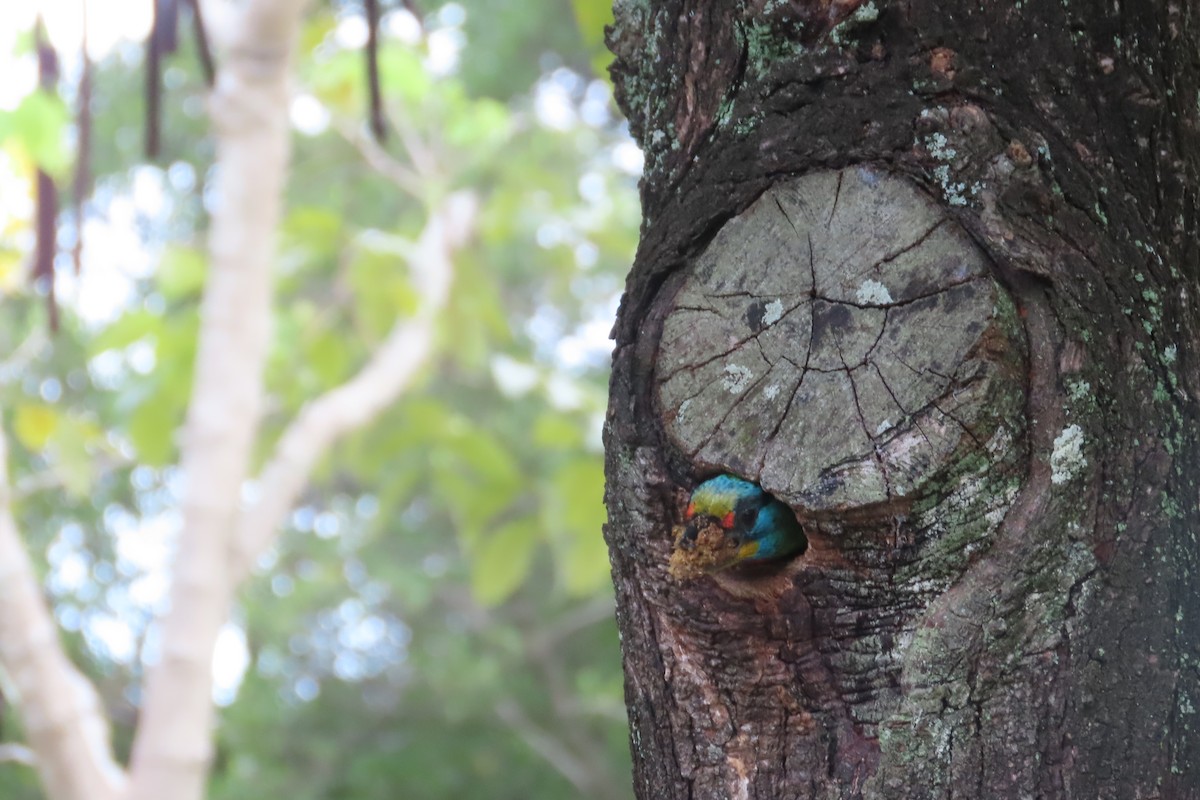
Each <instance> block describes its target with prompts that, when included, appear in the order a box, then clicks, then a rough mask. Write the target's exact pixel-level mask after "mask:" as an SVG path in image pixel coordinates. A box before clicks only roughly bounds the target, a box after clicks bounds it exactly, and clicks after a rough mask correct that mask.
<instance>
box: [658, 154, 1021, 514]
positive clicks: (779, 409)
mask: <svg viewBox="0 0 1200 800" xmlns="http://www.w3.org/2000/svg"><path fill="white" fill-rule="evenodd" d="M1013 313H1014V312H1013V309H1012V304H1011V301H1009V300H1008V297H1007V295H1006V294H1005V292H1004V291H1003V289H1002V288H1001V287H1000V286H999V284H997V283H996V282H995V280H993V279H992V278H991V276H990V273H989V270H988V265H987V258H986V256H984V255H983V254H982V253H981V252H980V251H979V249H978V248H977V247H976V246H975V245H974V244H973V243H972V242H971V241H970V239H969V238H968V237H967V236H966V234H965V233H963V231H962V230H961V229H960V228H959V227H958V226H957V225H956V224H955V223H953V222H950V221H949V220H948V219H947V218H946V217H945V216H944V214H943V213H942V212H941V210H940V209H939V208H938V206H937V205H936V204H935V203H934V202H933V201H932V200H931V199H930V198H929V197H928V196H927V195H926V194H924V193H923V192H921V191H919V190H918V189H916V188H915V187H914V186H913V184H912V183H911V182H909V181H908V180H906V179H904V178H900V177H896V176H894V175H890V174H888V173H886V172H882V171H879V170H877V169H873V168H871V167H867V166H861V167H856V168H850V169H845V170H841V171H836V172H835V171H820V172H814V173H811V174H809V175H805V176H803V177H801V178H798V179H796V180H792V181H786V182H781V183H779V184H776V185H775V186H773V187H772V188H771V189H769V190H768V191H767V192H765V193H764V194H763V195H762V197H760V198H759V199H758V200H757V201H756V202H755V203H754V204H753V205H752V206H751V207H750V208H749V209H748V210H747V211H746V212H745V213H743V214H741V215H740V216H738V217H735V218H734V219H732V220H731V221H730V222H729V223H728V224H726V225H725V226H724V227H723V228H722V229H721V231H720V232H719V233H718V234H717V236H716V237H715V238H714V240H713V242H712V243H711V244H710V245H709V247H708V249H707V250H706V251H705V252H704V254H703V255H702V256H700V258H699V259H697V261H696V263H695V264H694V265H693V266H692V268H691V271H690V274H689V276H688V277H687V279H686V280H685V281H684V283H683V284H682V286H681V287H680V288H679V291H678V293H677V295H676V296H675V299H674V307H673V309H672V311H671V312H670V313H669V314H668V315H667V317H666V320H665V322H664V325H663V335H662V342H661V345H660V349H659V353H658V359H657V362H656V367H657V369H658V370H659V381H660V384H659V403H660V405H661V408H662V414H663V424H664V426H665V428H666V430H667V432H668V434H669V436H670V437H671V439H672V441H673V442H674V443H675V445H676V446H678V447H679V448H680V449H681V450H682V451H683V452H684V453H685V454H686V456H687V457H688V458H689V459H691V460H692V461H693V462H694V463H695V464H696V465H697V467H698V469H701V470H705V469H707V470H710V471H712V472H718V471H728V472H733V473H736V474H738V475H742V476H745V477H748V478H751V479H753V480H755V481H757V482H759V483H760V484H761V485H762V486H763V488H765V489H767V491H769V492H771V493H773V494H775V495H776V496H778V497H779V498H780V499H783V500H785V501H786V502H789V503H791V504H792V505H793V506H794V507H796V508H797V509H798V510H801V511H802V512H810V513H811V512H828V511H836V510H846V509H851V508H853V509H861V508H865V507H868V506H872V505H878V504H885V503H888V502H889V501H893V500H904V501H911V500H912V499H914V498H916V497H918V496H919V495H920V491H921V489H922V487H923V486H924V485H925V484H926V483H927V482H928V481H929V480H930V479H931V478H933V477H934V476H936V475H937V474H938V473H939V472H940V471H942V470H944V469H945V468H946V467H947V466H948V465H949V463H950V462H951V460H952V456H953V455H954V454H955V452H956V451H957V450H958V449H959V448H960V447H962V448H964V449H970V448H980V447H982V442H983V441H986V440H987V439H988V438H990V437H991V436H992V435H993V434H994V433H995V432H996V430H997V427H998V425H999V420H998V419H997V417H996V414H995V411H996V409H997V408H1001V409H1004V410H1007V409H1008V407H1010V406H1011V405H1012V403H1013V402H1017V403H1019V402H1020V399H1019V397H1017V396H1014V397H1012V398H1011V402H1008V403H1003V404H996V403H994V402H990V400H992V399H994V397H993V396H994V395H995V394H996V393H997V392H1007V393H1013V392H1016V393H1017V395H1019V393H1020V386H1019V384H1015V383H1014V382H1012V381H1010V380H1009V377H1010V376H1009V375H1008V374H1007V372H1006V369H1005V364H1003V363H999V362H998V361H997V359H998V358H1001V357H1002V356H1003V355H1004V354H1006V353H1008V352H1010V351H1012V350H1013V349H1014V348H1015V349H1018V350H1019V349H1020V345H1019V344H1016V345H1013V344H1011V343H1005V342H1001V343H1000V346H998V347H996V346H993V347H986V346H985V343H988V342H989V341H991V342H992V343H993V345H994V344H996V342H995V341H994V340H997V339H1004V338H1005V337H1006V336H1008V335H1009V334H1008V331H1009V330H1011V329H1012V327H1013V326H1012V324H1011V322H1012V316H1013ZM847 411H850V412H851V413H847Z"/></svg>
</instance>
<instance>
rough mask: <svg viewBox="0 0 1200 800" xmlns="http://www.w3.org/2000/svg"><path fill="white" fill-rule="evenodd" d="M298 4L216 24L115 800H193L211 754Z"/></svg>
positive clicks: (263, 339) (243, 8) (252, 427)
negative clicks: (211, 170) (158, 567)
mask: <svg viewBox="0 0 1200 800" xmlns="http://www.w3.org/2000/svg"><path fill="white" fill-rule="evenodd" d="M306 4H307V3H306V2H305V0H250V2H246V3H242V4H239V5H238V6H237V7H236V9H235V10H234V11H233V12H232V13H233V20H232V22H233V24H231V25H230V26H229V29H228V32H229V33H230V41H229V42H228V47H227V48H226V49H227V56H226V59H225V66H224V68H223V69H222V70H221V72H220V74H219V76H218V79H217V84H216V87H215V88H214V90H213V94H212V97H211V98H210V114H211V117H212V121H213V127H214V130H215V133H216V140H217V162H216V163H217V170H216V172H217V184H216V192H215V196H216V197H217V198H218V201H217V203H216V205H215V207H214V209H213V217H212V227H211V230H210V235H209V249H210V254H211V267H210V271H209V275H208V280H207V282H206V284H205V290H204V299H203V303H202V306H201V327H200V333H199V344H198V351H197V356H196V367H195V369H196V372H195V375H196V379H195V388H194V389H193V392H192V397H191V402H190V404H189V407H188V415H187V420H186V422H185V425H184V431H183V450H182V458H181V466H182V471H183V474H184V479H185V481H186V483H185V488H184V493H183V500H182V504H181V505H182V512H183V530H182V532H181V534H180V538H179V545H178V550H177V552H176V556H175V562H174V565H173V568H172V585H171V603H170V608H169V610H168V611H167V612H166V614H165V615H164V617H163V618H162V619H161V620H160V625H161V631H162V655H161V659H160V661H159V662H158V663H157V664H155V665H153V666H152V667H151V669H150V671H149V674H148V677H147V681H146V693H145V700H144V702H143V706H142V713H141V720H140V724H139V725H138V730H137V735H136V737H135V739H134V743H133V753H132V757H131V761H130V778H131V786H130V792H129V800H162V799H163V798H168V797H169V798H172V800H199V798H201V797H202V796H203V793H204V783H205V776H206V774H207V771H208V764H209V760H210V758H211V753H212V729H213V724H214V713H213V705H212V657H213V650H214V647H215V643H216V639H217V634H218V632H219V630H220V628H221V626H222V625H223V624H224V623H225V621H226V620H227V619H228V617H229V612H230V609H231V606H232V602H233V592H234V588H235V585H236V584H235V582H234V581H233V579H232V575H231V570H230V563H229V547H230V543H231V541H232V538H233V533H234V530H235V529H236V525H237V518H238V513H239V499H240V496H241V488H242V483H243V481H244V479H245V477H246V473H247V470H248V465H249V461H250V453H251V448H252V446H253V443H254V440H255V436H256V435H257V432H258V423H259V416H260V413H261V407H262V397H263V389H262V374H263V365H264V363H265V360H266V353H267V347H268V342H269V326H270V319H271V265H272V263H273V261H274V254H275V241H276V230H277V229H278V226H279V221H280V218H281V216H282V205H283V201H282V196H283V189H284V184H285V181H286V166H287V161H288V155H289V140H290V128H289V123H288V90H287V86H288V78H289V73H290V66H291V58H292V53H293V50H294V48H295V44H296V41H297V38H298V31H299V24H300V18H301V15H302V13H303V11H304V8H305V6H306Z"/></svg>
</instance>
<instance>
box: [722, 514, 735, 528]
mask: <svg viewBox="0 0 1200 800" xmlns="http://www.w3.org/2000/svg"><path fill="white" fill-rule="evenodd" d="M721 527H722V528H724V529H725V530H729V529H730V528H732V527H733V512H732V511H730V512H729V513H728V514H726V515H725V516H724V517H722V518H721Z"/></svg>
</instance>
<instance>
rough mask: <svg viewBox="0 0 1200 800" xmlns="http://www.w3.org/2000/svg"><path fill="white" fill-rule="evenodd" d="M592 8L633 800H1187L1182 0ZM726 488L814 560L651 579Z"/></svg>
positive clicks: (1194, 772)
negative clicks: (622, 211) (722, 485)
mask: <svg viewBox="0 0 1200 800" xmlns="http://www.w3.org/2000/svg"><path fill="white" fill-rule="evenodd" d="M615 12H616V22H615V25H614V26H613V27H612V28H611V29H610V31H609V44H610V46H611V48H612V50H613V52H614V53H615V55H616V61H615V63H614V66H613V70H612V71H613V77H614V80H615V83H616V87H617V98H618V101H619V102H620V104H621V106H622V108H623V109H624V111H625V113H626V114H627V116H628V117H629V121H630V127H631V130H632V131H633V132H634V135H635V136H636V137H637V138H638V140H639V142H640V144H641V145H642V147H643V150H644V152H645V154H646V171H645V178H644V180H643V183H642V203H643V213H644V222H643V229H642V238H641V243H640V246H639V249H638V253H637V258H636V261H635V264H634V267H633V270H632V272H631V273H630V276H629V279H628V284H627V290H626V295H625V298H624V300H623V302H622V306H621V310H620V313H619V316H618V320H617V325H616V328H615V337H616V340H617V343H616V350H615V355H614V366H613V377H612V387H611V396H610V397H611V403H610V411H609V418H608V421H607V427H606V447H607V477H608V496H607V503H608V509H609V523H608V525H607V527H606V537H607V540H608V543H609V547H610V553H611V558H612V565H613V574H614V580H615V583H616V588H617V605H618V622H619V625H620V628H621V633H622V639H623V645H624V653H625V672H626V700H627V704H628V708H629V715H630V725H631V747H632V751H633V757H634V784H635V789H636V791H637V795H638V797H639V798H642V800H651V799H653V800H668V799H670V798H681V799H682V798H689V799H690V800H696V799H697V798H772V799H773V800H774V799H777V798H816V797H822V798H888V799H889V800H897V799H900V798H935V797H936V798H942V797H946V798H949V797H969V798H993V797H994V798H1016V797H1045V798H1089V800H1090V799H1091V798H1113V799H1114V800H1116V798H1131V797H1147V798H1149V797H1160V798H1200V758H1198V756H1200V753H1198V745H1197V740H1196V736H1195V733H1194V732H1193V725H1194V717H1195V711H1196V708H1198V707H1200V661H1198V657H1200V630H1198V628H1197V626H1198V624H1200V602H1198V601H1200V597H1197V594H1198V593H1200V576H1198V575H1197V574H1196V571H1197V558H1198V551H1197V541H1196V533H1195V532H1196V530H1197V529H1198V528H1200V508H1198V506H1197V501H1198V499H1200V498H1198V493H1197V485H1196V467H1195V465H1196V464H1197V463H1198V460H1200V440H1198V437H1197V404H1196V398H1197V393H1198V392H1200V373H1198V371H1197V366H1196V360H1195V358H1196V357H1195V355H1194V353H1196V352H1197V348H1198V346H1200V326H1198V325H1197V317H1196V308H1195V299H1194V298H1195V297H1196V292H1197V289H1198V287H1197V282H1198V280H1200V252H1198V246H1197V241H1196V239H1195V231H1196V230H1197V223H1198V220H1197V191H1198V188H1200V57H1198V56H1197V53H1200V8H1198V7H1197V6H1196V4H1194V3H1175V2H1167V1H1166V0H1160V1H1159V2H1141V3H1137V4H1132V3H1121V2H1100V0H1095V1H1094V2H1079V3H1075V2H1072V3H1060V2H1049V1H1048V0H1047V1H1046V2H1039V0H1029V1H1028V2H1024V3H976V2H966V1H965V0H962V1H957V0H954V1H952V2H943V1H942V0H907V2H898V1H893V2H884V1H883V0H873V1H872V2H865V3H864V2H861V0H832V2H830V0H793V2H778V3H777V2H756V1H754V0H752V1H751V2H742V3H732V2H707V3H701V2H697V0H664V2H661V3H654V4H647V3H642V2H635V1H634V0H624V1H623V2H618V3H617V4H616V7H615ZM722 472H728V473H733V474H737V475H740V476H742V477H745V478H748V479H750V480H753V481H756V482H758V483H759V484H760V485H761V486H762V487H763V488H764V489H766V490H767V491H769V492H771V493H772V494H773V495H775V496H776V497H777V498H779V499H781V500H783V501H784V502H786V503H787V504H788V505H789V506H790V507H791V508H792V509H793V511H794V512H795V513H796V515H797V518H798V519H799V520H800V522H801V523H802V525H803V526H804V528H805V530H806V533H807V534H808V537H809V541H810V547H809V548H808V550H807V551H806V552H805V554H804V555H802V556H800V557H797V558H794V559H791V560H788V561H786V562H784V563H776V564H773V565H769V566H765V567H756V568H749V567H746V568H741V569H734V570H732V571H730V572H728V573H718V574H717V575H715V576H711V577H708V576H706V577H702V578H699V579H695V580H687V581H676V580H674V579H672V578H670V577H669V576H668V573H667V563H668V558H669V556H670V552H671V548H672V529H673V527H674V526H675V525H677V524H678V523H679V522H680V520H681V516H682V507H683V505H684V504H685V501H686V498H687V495H688V493H689V492H690V490H691V489H692V488H693V487H694V486H695V485H696V484H697V483H698V482H699V481H700V480H703V479H704V478H707V477H710V476H712V475H714V474H718V473H722Z"/></svg>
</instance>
